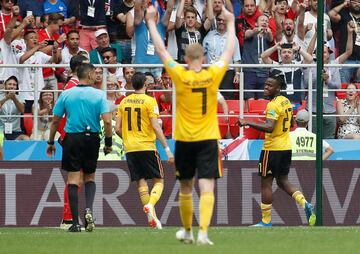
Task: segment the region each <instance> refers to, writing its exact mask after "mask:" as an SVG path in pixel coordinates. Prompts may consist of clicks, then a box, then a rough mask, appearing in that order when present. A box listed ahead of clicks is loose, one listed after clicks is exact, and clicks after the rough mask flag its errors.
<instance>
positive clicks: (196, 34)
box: [0, 0, 360, 140]
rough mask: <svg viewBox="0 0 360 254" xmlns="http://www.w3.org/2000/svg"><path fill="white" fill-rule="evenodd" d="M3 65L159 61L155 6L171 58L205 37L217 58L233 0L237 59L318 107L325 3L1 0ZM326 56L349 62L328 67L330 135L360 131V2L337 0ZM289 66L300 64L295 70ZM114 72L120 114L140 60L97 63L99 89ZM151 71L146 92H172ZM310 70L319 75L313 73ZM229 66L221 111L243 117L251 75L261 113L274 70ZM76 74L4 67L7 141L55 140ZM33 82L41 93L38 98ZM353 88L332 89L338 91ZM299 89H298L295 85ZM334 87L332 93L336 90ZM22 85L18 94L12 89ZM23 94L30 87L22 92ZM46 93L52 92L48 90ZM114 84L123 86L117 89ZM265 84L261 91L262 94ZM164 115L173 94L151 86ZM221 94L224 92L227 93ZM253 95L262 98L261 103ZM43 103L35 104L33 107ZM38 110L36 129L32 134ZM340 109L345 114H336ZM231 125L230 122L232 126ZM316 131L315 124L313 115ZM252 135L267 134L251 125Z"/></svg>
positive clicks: (248, 108) (209, 56) (111, 96)
mask: <svg viewBox="0 0 360 254" xmlns="http://www.w3.org/2000/svg"><path fill="white" fill-rule="evenodd" d="M0 3H1V14H0V23H1V25H0V39H1V41H0V63H1V64H46V63H61V64H70V62H71V58H72V57H73V56H75V55H83V56H85V57H87V58H88V59H89V61H90V63H92V64H116V63H122V64H131V63H134V64H161V63H162V62H161V60H160V58H159V56H158V55H157V54H156V51H155V47H154V45H153V44H152V41H151V38H150V35H149V31H148V29H147V27H146V24H145V22H144V11H145V9H146V6H147V5H149V4H155V6H156V7H157V10H158V12H159V19H158V23H157V29H158V31H159V33H160V34H161V36H162V38H163V39H164V41H165V43H166V45H167V49H168V51H169V52H170V53H171V55H172V57H173V58H174V59H176V60H177V61H178V62H180V63H184V55H185V48H186V47H187V46H188V45H189V44H193V43H200V44H202V45H203V47H204V49H205V55H206V57H205V58H206V60H207V63H214V62H216V61H217V60H219V57H220V55H221V54H222V53H223V51H224V50H225V46H226V45H225V42H226V26H225V23H224V19H223V17H222V13H221V10H222V7H223V6H225V7H226V8H227V9H228V10H229V11H230V12H232V13H234V15H235V17H236V22H235V28H236V33H237V39H238V40H237V41H236V49H235V54H234V56H233V61H232V63H234V64H238V63H241V64H261V63H266V64H273V65H274V69H276V70H278V71H279V73H283V74H285V77H286V83H287V89H286V90H285V91H283V94H284V95H285V96H286V97H288V98H289V99H290V101H291V103H292V105H293V110H294V112H295V114H296V112H297V111H298V110H300V109H304V108H307V109H309V110H310V109H311V110H312V113H313V114H315V113H316V100H315V99H316V93H315V92H313V96H312V106H311V107H309V106H310V105H309V103H308V102H309V101H308V100H307V98H308V95H309V94H308V92H305V91H304V90H302V91H296V90H297V89H307V88H308V85H309V83H311V82H310V79H312V84H313V86H315V84H316V71H315V69H312V72H311V69H310V68H301V67H299V64H311V63H314V62H316V40H317V35H316V31H317V29H318V27H317V8H318V2H317V0H303V1H299V0H292V1H291V0H290V1H287V0H267V1H266V0H259V1H255V0H205V1H204V0H168V1H164V0H157V1H156V3H155V1H153V3H152V1H149V0H79V1H70V0H18V1H16V0H0ZM324 41H325V42H324V54H323V58H324V59H323V60H324V63H325V64H327V63H338V64H343V66H344V67H343V68H325V69H324V73H323V79H324V87H323V89H324V107H323V113H324V115H325V116H324V138H326V139H332V138H360V117H359V116H357V115H359V114H360V100H359V97H358V92H357V91H356V89H359V88H360V85H359V84H360V68H354V67H352V68H347V67H346V64H360V1H359V0H351V1H348V0H346V1H342V0H341V1H338V0H334V1H330V0H328V1H327V2H326V4H325V12H324ZM282 64H296V67H294V68H284V67H281V65H282ZM105 71H106V75H107V84H106V90H107V91H108V101H109V104H110V108H112V110H113V111H114V112H116V108H117V106H116V105H117V104H119V103H120V101H121V100H122V99H123V98H124V97H125V96H127V95H128V94H129V93H130V92H128V91H129V90H133V87H132V84H131V77H132V75H133V74H134V73H135V69H134V68H132V67H123V68H107V69H105V68H97V74H98V77H97V85H98V87H99V88H101V87H102V86H101V84H102V75H103V73H104V72H105ZM136 71H140V72H144V73H145V74H146V77H147V79H146V84H147V87H148V89H155V90H156V89H159V90H164V89H171V87H172V81H171V79H170V77H169V75H168V74H167V73H166V72H165V71H164V70H163V69H162V68H147V67H141V68H137V69H136ZM311 73H312V74H311ZM243 74H244V75H243V76H242V75H241V70H240V68H230V69H229V70H228V71H227V72H226V75H225V77H224V79H223V81H222V82H221V85H220V89H228V90H227V91H225V92H221V94H222V96H223V97H224V98H225V100H226V101H227V102H228V103H227V106H228V108H226V109H224V111H222V110H221V109H219V114H222V112H225V114H234V115H238V114H239V101H238V99H239V92H234V91H233V92H231V91H229V90H231V89H238V88H239V83H240V81H241V80H240V79H241V78H242V77H243V82H244V89H245V90H250V91H246V92H245V93H244V99H245V100H246V103H244V112H245V115H246V114H249V115H254V114H256V115H259V118H261V116H262V115H263V112H264V110H265V106H266V103H267V102H268V101H267V100H266V98H263V88H264V82H265V80H266V79H267V77H268V75H269V69H265V68H244V69H243ZM74 80H75V82H76V76H75V77H74V73H73V72H72V71H71V69H70V68H56V69H55V68H44V69H42V70H41V69H39V68H0V84H1V86H2V89H5V90H6V91H5V92H3V93H2V94H1V95H0V107H1V108H0V115H3V116H5V117H1V118H0V125H1V126H0V127H2V128H3V129H4V131H5V139H7V140H15V139H16V140H28V139H34V140H47V138H48V136H47V135H48V134H47V131H48V129H49V126H50V124H51V116H52V109H53V106H54V103H55V101H56V99H57V98H58V96H59V92H57V91H54V92H51V91H49V90H62V89H64V88H66V86H68V85H69V84H70V83H72V82H74ZM34 88H37V90H38V91H39V92H41V93H39V96H38V98H39V100H38V103H35V104H34V99H35V98H37V97H35V96H34V92H33V91H34ZM341 88H343V89H346V91H333V90H331V89H341ZM294 89H295V91H294ZM328 89H330V91H328ZM9 90H14V92H12V91H9ZM18 90H20V91H23V92H19V91H18ZM41 90H44V91H41ZM111 90H117V91H116V92H114V91H111ZM254 90H258V91H254ZM150 94H151V95H153V96H154V97H155V98H156V100H157V102H158V105H159V108H160V111H161V113H160V114H162V115H169V114H171V113H172V110H171V104H172V98H171V92H152V93H150ZM220 97H221V96H220ZM254 102H255V103H254ZM35 105H37V107H38V108H37V109H35V108H34V107H35ZM35 111H36V112H37V115H38V116H39V117H38V121H37V128H38V132H37V135H31V132H32V127H33V120H32V118H31V117H17V116H19V115H23V114H24V115H25V116H27V115H28V116H31V115H33V114H34V112H35ZM335 115H344V116H340V117H339V116H338V117H336V116H335ZM233 118H234V119H235V120H234V121H232V118H231V117H226V118H224V119H223V120H221V119H219V120H220V123H219V125H220V130H222V128H221V126H226V128H225V129H224V130H225V131H222V137H225V136H226V137H230V136H231V137H236V136H237V135H239V130H238V129H239V127H238V126H236V124H235V122H237V117H233ZM161 119H162V122H163V125H162V126H163V129H164V134H165V136H167V137H171V132H172V126H171V118H169V117H162V118H161ZM229 126H230V127H229ZM312 126H313V128H316V126H315V121H313V125H312ZM246 133H247V134H248V137H249V138H261V133H260V132H259V133H254V131H247V132H246Z"/></svg>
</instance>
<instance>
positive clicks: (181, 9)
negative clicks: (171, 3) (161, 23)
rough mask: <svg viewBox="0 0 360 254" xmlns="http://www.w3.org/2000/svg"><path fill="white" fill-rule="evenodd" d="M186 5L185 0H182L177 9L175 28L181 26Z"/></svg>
mask: <svg viewBox="0 0 360 254" xmlns="http://www.w3.org/2000/svg"><path fill="white" fill-rule="evenodd" d="M184 6H185V0H180V3H179V5H178V7H177V11H176V21H175V29H177V28H180V27H181V25H182V23H183V21H182V19H181V17H182V15H183V13H184Z"/></svg>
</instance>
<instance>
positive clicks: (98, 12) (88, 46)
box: [73, 0, 106, 62]
mask: <svg viewBox="0 0 360 254" xmlns="http://www.w3.org/2000/svg"><path fill="white" fill-rule="evenodd" d="M73 2H76V1H73ZM105 2H106V1H105V0H79V7H80V17H79V18H80V24H81V29H80V38H81V41H80V47H82V48H83V49H85V50H86V51H87V52H90V51H91V50H92V49H95V48H97V47H98V43H97V41H96V34H95V31H97V30H99V29H106V11H105ZM90 62H91V61H90Z"/></svg>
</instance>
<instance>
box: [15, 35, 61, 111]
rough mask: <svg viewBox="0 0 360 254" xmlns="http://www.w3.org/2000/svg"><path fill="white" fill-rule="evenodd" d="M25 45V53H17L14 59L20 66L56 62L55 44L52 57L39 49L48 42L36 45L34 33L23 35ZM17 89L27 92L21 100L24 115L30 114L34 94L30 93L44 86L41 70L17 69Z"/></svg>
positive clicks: (55, 44)
mask: <svg viewBox="0 0 360 254" xmlns="http://www.w3.org/2000/svg"><path fill="white" fill-rule="evenodd" d="M24 38H25V43H26V51H25V52H21V53H18V54H17V55H16V58H17V60H18V63H20V64H23V63H25V64H45V63H54V62H57V61H58V58H59V55H60V52H59V50H58V49H57V47H58V44H57V42H55V43H54V45H53V46H52V56H49V55H47V54H45V53H43V52H41V51H39V50H40V49H42V48H44V47H47V46H48V42H47V41H43V42H42V43H41V44H39V43H38V35H37V33H36V32H34V31H28V32H26V33H25V35H24ZM18 71H19V77H20V78H19V87H20V90H28V91H25V92H22V98H23V99H25V113H31V112H32V104H33V103H34V93H33V92H31V91H33V90H34V88H35V84H36V86H37V89H38V91H40V90H41V89H43V87H44V86H45V82H44V77H43V73H42V70H41V68H35V67H34V68H19V70H18Z"/></svg>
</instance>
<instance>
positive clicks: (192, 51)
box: [185, 43, 204, 61]
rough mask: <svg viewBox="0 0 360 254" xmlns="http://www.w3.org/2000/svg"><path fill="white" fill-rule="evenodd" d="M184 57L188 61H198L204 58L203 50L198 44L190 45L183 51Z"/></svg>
mask: <svg viewBox="0 0 360 254" xmlns="http://www.w3.org/2000/svg"><path fill="white" fill-rule="evenodd" d="M185 56H186V57H187V58H188V59H189V60H190V61H192V60H198V59H200V58H201V57H203V56H204V49H203V47H202V46H201V45H200V44H199V43H194V44H190V45H189V46H187V48H186V49H185Z"/></svg>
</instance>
